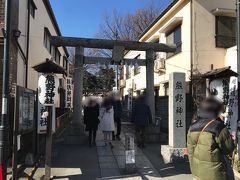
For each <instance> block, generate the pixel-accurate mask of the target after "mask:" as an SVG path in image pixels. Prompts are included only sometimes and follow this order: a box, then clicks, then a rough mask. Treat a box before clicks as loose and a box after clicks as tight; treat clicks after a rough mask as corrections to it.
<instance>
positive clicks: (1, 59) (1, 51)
mask: <svg viewBox="0 0 240 180" xmlns="http://www.w3.org/2000/svg"><path fill="white" fill-rule="evenodd" d="M2 61H3V45H1V44H0V63H2Z"/></svg>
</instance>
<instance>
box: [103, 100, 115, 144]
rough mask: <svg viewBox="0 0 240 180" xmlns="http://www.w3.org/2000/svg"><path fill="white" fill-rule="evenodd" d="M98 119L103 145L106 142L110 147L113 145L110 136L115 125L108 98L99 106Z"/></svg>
mask: <svg viewBox="0 0 240 180" xmlns="http://www.w3.org/2000/svg"><path fill="white" fill-rule="evenodd" d="M99 120H100V125H99V128H100V130H101V131H102V132H103V135H104V142H105V145H107V142H108V143H109V145H110V146H111V148H113V145H112V143H111V137H112V132H113V131H114V129H115V126H114V110H113V106H112V103H111V100H110V99H104V101H103V103H102V107H101V108H100V113H99Z"/></svg>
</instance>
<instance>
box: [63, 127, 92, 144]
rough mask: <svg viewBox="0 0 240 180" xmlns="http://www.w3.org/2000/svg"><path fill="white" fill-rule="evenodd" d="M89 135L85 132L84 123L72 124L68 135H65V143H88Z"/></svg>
mask: <svg viewBox="0 0 240 180" xmlns="http://www.w3.org/2000/svg"><path fill="white" fill-rule="evenodd" d="M86 143H87V136H86V134H85V132H84V126H83V125H75V124H72V125H70V126H69V127H68V129H67V133H66V136H65V137H64V144H66V145H68V144H69V145H79V144H86Z"/></svg>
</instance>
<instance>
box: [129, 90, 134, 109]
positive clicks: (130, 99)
mask: <svg viewBox="0 0 240 180" xmlns="http://www.w3.org/2000/svg"><path fill="white" fill-rule="evenodd" d="M132 99H133V93H132V89H128V110H130V111H131V110H132Z"/></svg>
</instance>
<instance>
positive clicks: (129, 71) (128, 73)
mask: <svg viewBox="0 0 240 180" xmlns="http://www.w3.org/2000/svg"><path fill="white" fill-rule="evenodd" d="M129 78H131V67H130V66H129V65H126V79H129Z"/></svg>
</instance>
